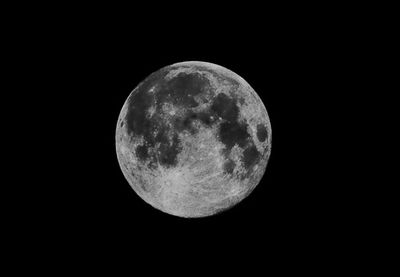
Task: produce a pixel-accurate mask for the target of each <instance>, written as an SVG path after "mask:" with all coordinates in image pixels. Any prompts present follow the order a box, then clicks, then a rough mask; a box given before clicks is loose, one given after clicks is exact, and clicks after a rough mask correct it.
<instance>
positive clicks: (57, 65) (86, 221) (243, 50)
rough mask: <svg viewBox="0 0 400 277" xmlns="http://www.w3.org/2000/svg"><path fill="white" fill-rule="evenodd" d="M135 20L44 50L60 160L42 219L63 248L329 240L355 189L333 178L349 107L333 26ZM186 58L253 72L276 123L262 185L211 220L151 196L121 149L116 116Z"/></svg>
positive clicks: (65, 35)
mask: <svg viewBox="0 0 400 277" xmlns="http://www.w3.org/2000/svg"><path fill="white" fill-rule="evenodd" d="M133 25H135V24H133ZM135 26H136V27H132V28H131V29H129V28H128V30H126V29H119V28H116V29H114V28H108V25H107V24H104V25H99V26H92V25H91V24H86V25H83V26H82V27H79V28H77V27H75V28H73V30H74V31H73V32H72V31H71V28H70V26H68V25H65V26H60V27H57V30H56V32H55V33H56V34H59V35H54V37H51V38H52V39H48V38H47V40H48V41H49V42H48V43H47V44H46V45H45V46H43V47H44V48H41V49H40V53H45V54H46V56H47V57H48V58H46V59H47V60H48V61H47V60H46V63H45V65H46V67H47V71H48V72H49V73H47V75H43V77H42V78H45V79H46V80H48V86H49V87H50V91H51V92H49V94H47V93H43V94H42V96H41V98H42V101H44V102H46V101H49V103H51V105H48V107H49V109H50V111H46V115H45V116H44V118H45V119H44V120H47V122H49V125H51V126H54V127H55V128H51V130H47V132H48V134H49V135H50V134H51V136H52V139H51V141H50V142H48V143H49V144H48V145H51V152H52V157H53V158H52V159H51V160H48V159H47V160H45V161H44V162H43V163H42V164H41V166H43V167H46V168H47V169H46V171H45V175H46V180H48V181H49V182H48V183H49V185H48V188H47V189H46V193H45V194H43V195H42V196H43V197H44V198H45V201H43V202H41V203H40V206H41V212H40V217H41V218H45V219H44V221H45V223H44V224H45V225H49V226H51V227H49V229H47V231H46V232H48V234H49V236H56V235H54V234H59V235H60V236H62V237H63V243H64V244H66V245H73V246H74V247H76V249H82V248H83V249H86V250H88V251H89V252H90V253H93V252H96V250H99V251H100V249H102V248H103V247H111V249H114V250H116V249H119V246H120V247H121V248H124V249H125V248H126V249H125V250H129V249H132V251H135V250H133V249H140V250H138V251H145V250H144V249H146V248H147V246H146V247H145V246H143V245H148V247H149V249H156V248H157V249H158V250H157V251H161V250H160V249H164V250H165V249H172V248H180V249H203V248H207V249H210V248H214V249H217V250H218V251H222V252H232V251H233V252H234V251H235V249H236V248H237V247H241V248H244V249H250V248H252V247H254V248H260V249H275V250H276V251H278V252H277V253H278V254H279V253H283V252H284V249H286V248H288V247H292V246H293V245H297V246H298V247H299V248H297V249H303V248H304V247H306V246H307V242H309V241H313V242H317V241H319V240H320V239H326V238H327V237H328V236H329V237H330V239H331V242H333V243H334V242H335V237H331V235H332V233H335V232H336V231H337V232H340V230H339V229H337V228H338V227H337V226H336V225H335V223H334V222H336V221H337V220H338V215H337V211H338V210H340V209H341V208H340V203H338V202H336V200H335V199H336V198H335V196H337V195H342V194H345V188H344V186H343V183H341V181H340V180H338V179H339V178H338V177H337V175H336V174H335V171H339V170H341V169H340V168H338V167H340V165H338V166H337V167H332V162H331V161H332V160H339V159H343V157H341V156H340V154H339V153H340V151H338V150H339V149H338V148H339V147H338V145H337V143H336V142H340V139H341V138H340V137H339V136H337V134H338V126H337V123H335V116H334V114H333V113H332V111H335V112H340V111H339V110H338V109H337V107H336V105H335V103H337V102H338V91H339V90H340V89H341V88H340V87H338V84H337V79H338V78H339V77H338V76H340V74H341V73H340V72H338V71H336V66H337V65H338V64H340V63H341V54H340V51H339V50H337V49H339V48H340V45H336V44H335V41H334V40H332V37H331V36H326V35H324V34H326V33H327V32H328V30H327V29H324V30H321V29H318V28H317V27H315V24H311V23H310V24H303V25H297V24H295V22H287V21H285V20H283V19H282V20H280V19H279V18H275V19H274V20H272V19H271V20H269V19H263V18H261V17H260V18H258V19H255V22H254V23H253V25H251V26H249V25H245V24H237V25H235V26H231V28H228V30H227V29H218V31H217V32H206V30H208V29H207V28H210V26H208V27H206V26H202V27H200V26H198V27H197V28H195V29H190V28H188V29H187V30H186V29H185V30H184V29H180V30H173V29H172V30H171V29H168V28H164V29H163V28H161V26H159V25H157V28H158V29H157V28H154V29H153V27H152V30H151V31H149V30H148V29H145V28H142V27H140V26H139V25H135ZM95 27H96V28H95ZM77 29H78V30H79V31H78V30H77ZM38 51H39V50H38ZM38 53H39V52H38ZM40 57H41V56H40V55H37V56H36V58H35V59H37V62H40V61H41V58H40ZM182 61H205V62H210V63H215V64H218V65H221V66H224V67H226V68H228V69H230V70H232V71H234V72H235V73H237V74H238V75H240V76H241V77H243V78H244V79H245V80H246V81H247V82H248V83H249V84H250V85H251V86H252V87H253V89H254V90H255V91H256V92H257V93H258V95H259V96H260V97H261V99H262V101H263V102H264V105H265V107H266V109H267V111H268V114H269V117H270V121H271V125H272V150H271V156H270V160H269V163H268V166H267V168H266V172H265V175H264V177H263V178H262V180H261V182H260V184H259V185H258V186H257V187H256V188H255V190H254V191H253V192H252V193H251V194H250V195H249V196H248V197H247V198H246V199H244V200H243V201H242V202H240V203H239V204H238V205H236V206H235V207H233V208H232V209H230V210H227V211H225V212H223V213H221V214H218V215H215V216H211V217H206V218H198V219H184V218H179V217H175V216H171V215H168V214H166V213H163V212H161V211H159V210H157V209H155V208H153V207H151V206H150V205H149V204H147V203H145V202H144V201H143V200H142V199H141V198H140V197H139V196H137V195H136V193H135V192H134V191H133V189H132V188H131V187H130V186H129V184H128V182H127V181H126V180H125V178H124V176H123V174H122V172H121V169H120V167H119V164H118V161H117V157H116V152H115V129H116V123H117V119H118V116H119V113H120V110H121V107H122V105H123V104H124V102H125V100H126V98H127V97H128V95H129V94H130V92H131V91H132V90H133V89H134V88H135V87H136V86H137V85H138V84H139V83H140V82H141V81H143V80H144V79H145V78H146V77H147V76H149V75H150V74H151V73H152V72H154V71H157V70H158V69H160V68H162V67H164V66H167V65H170V64H173V63H177V62H182ZM43 113H44V112H43ZM48 114H53V115H55V116H51V117H49V116H48ZM50 123H51V124H50ZM342 138H343V137H342ZM46 147H49V146H46ZM46 187H47V185H46ZM248 247H249V248H248ZM116 251H117V250H116ZM154 251H155V250H154ZM299 251H300V250H299ZM278 254H277V255H278ZM240 255H249V253H244V252H241V253H240Z"/></svg>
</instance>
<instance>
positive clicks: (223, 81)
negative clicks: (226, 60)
mask: <svg viewBox="0 0 400 277" xmlns="http://www.w3.org/2000/svg"><path fill="white" fill-rule="evenodd" d="M116 151H117V157H118V161H119V165H120V167H121V170H122V172H123V174H124V176H125V178H126V180H127V181H128V182H129V184H130V185H131V187H132V188H133V189H134V191H135V192H136V193H137V194H138V195H139V196H140V197H141V198H142V199H143V200H144V201H146V202H147V203H148V204H150V205H152V206H153V207H155V208H157V209H159V210H161V211H163V212H165V213H168V214H171V215H175V216H180V217H206V216H210V215H214V214H217V213H219V212H221V211H224V210H226V209H228V208H230V207H233V206H234V205H235V204H237V203H239V202H240V201H241V200H243V199H244V198H245V197H246V196H248V195H249V194H250V193H251V192H252V191H253V189H254V188H255V187H256V186H257V185H258V183H259V182H260V180H261V178H262V176H263V175H264V172H265V169H266V166H267V163H268V159H269V156H270V153H271V124H270V121H269V117H268V114H267V110H266V109H265V106H264V104H263V102H262V101H261V99H260V98H259V96H258V95H257V93H256V92H255V91H254V90H253V89H252V88H251V87H250V85H249V84H248V83H247V82H246V81H245V80H244V79H243V78H241V77H240V76H238V75H237V74H236V73H234V72H232V71H230V70H228V69H226V68H224V67H222V66H219V65H215V64H211V63H205V62H197V61H196V62H195V61H192V62H182V63H177V64H173V65H170V66H166V67H164V68H162V69H160V70H158V71H156V72H154V73H152V74H151V75H150V76H149V77H147V78H146V79H145V80H144V81H143V82H142V83H140V84H139V85H138V86H137V87H136V88H135V89H134V90H133V91H132V93H131V94H130V95H129V97H128V98H127V100H126V101H125V103H124V105H123V107H122V110H121V113H120V115H119V118H118V122H117V129H116Z"/></svg>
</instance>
